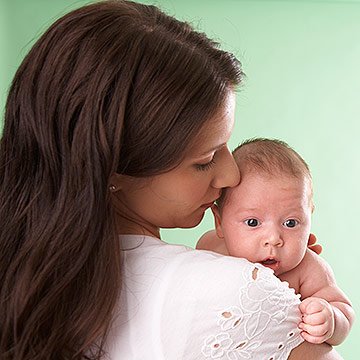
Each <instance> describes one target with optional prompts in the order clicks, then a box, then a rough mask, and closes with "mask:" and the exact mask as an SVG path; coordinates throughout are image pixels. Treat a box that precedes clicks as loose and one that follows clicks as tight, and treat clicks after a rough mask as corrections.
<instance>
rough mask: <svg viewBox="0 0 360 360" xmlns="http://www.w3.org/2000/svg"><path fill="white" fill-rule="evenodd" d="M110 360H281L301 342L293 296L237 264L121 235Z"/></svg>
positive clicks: (260, 271)
mask: <svg viewBox="0 0 360 360" xmlns="http://www.w3.org/2000/svg"><path fill="white" fill-rule="evenodd" d="M120 238H121V242H122V248H123V249H125V250H124V251H123V264H122V276H123V286H122V293H121V297H120V302H119V309H118V311H117V312H116V315H115V318H114V324H113V327H112V330H111V332H110V334H109V336H108V338H107V343H106V348H105V350H106V352H107V355H106V356H104V359H111V360H180V359H181V360H182V359H184V360H207V359H209V360H210V359H218V360H243V359H255V360H270V359H272V360H284V359H287V357H288V356H289V354H290V351H291V350H292V349H293V348H295V347H296V346H297V345H299V344H300V343H301V342H302V341H303V340H302V338H301V336H300V331H299V329H298V328H297V324H298V323H299V322H300V319H301V314H300V311H299V309H298V305H299V303H300V300H299V296H298V295H295V292H294V290H293V289H289V287H288V284H287V283H285V282H281V281H280V280H279V279H277V278H276V277H275V276H274V275H273V272H272V270H270V269H268V268H265V267H263V266H262V265H260V264H252V263H250V262H248V261H247V260H244V259H238V258H232V257H229V256H222V255H218V254H214V253H211V252H208V251H199V250H193V249H191V248H188V247H185V246H180V245H169V244H166V243H165V242H162V241H161V240H159V239H156V238H152V237H148V236H138V235H122V236H121V237H120Z"/></svg>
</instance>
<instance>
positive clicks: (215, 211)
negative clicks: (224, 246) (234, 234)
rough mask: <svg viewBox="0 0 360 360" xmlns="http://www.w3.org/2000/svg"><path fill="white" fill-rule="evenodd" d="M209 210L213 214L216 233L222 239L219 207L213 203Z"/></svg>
mask: <svg viewBox="0 0 360 360" xmlns="http://www.w3.org/2000/svg"><path fill="white" fill-rule="evenodd" d="M211 211H212V213H213V215H214V220H215V229H216V234H217V236H218V237H219V238H220V239H223V238H224V234H223V231H222V227H221V216H220V211H219V208H218V207H217V206H216V205H215V204H214V205H213V206H212V207H211Z"/></svg>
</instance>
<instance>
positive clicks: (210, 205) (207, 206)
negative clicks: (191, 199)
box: [200, 200, 215, 210]
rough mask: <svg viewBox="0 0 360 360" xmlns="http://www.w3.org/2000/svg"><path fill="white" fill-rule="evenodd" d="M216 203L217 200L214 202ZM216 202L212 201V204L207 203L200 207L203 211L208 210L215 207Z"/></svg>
mask: <svg viewBox="0 0 360 360" xmlns="http://www.w3.org/2000/svg"><path fill="white" fill-rule="evenodd" d="M214 201H215V200H214ZM214 201H212V202H210V203H207V204H203V205H201V206H200V207H201V208H202V209H205V210H206V209H208V208H210V207H212V206H213V205H214Z"/></svg>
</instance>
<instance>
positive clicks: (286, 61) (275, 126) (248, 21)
mask: <svg viewBox="0 0 360 360" xmlns="http://www.w3.org/2000/svg"><path fill="white" fill-rule="evenodd" d="M144 2H145V3H152V4H155V5H158V6H160V7H161V8H162V9H164V10H165V11H167V12H168V13H169V14H170V15H174V16H176V17H177V18H179V19H182V20H186V21H189V22H191V23H192V24H193V25H195V27H197V28H198V29H200V30H202V31H205V32H207V34H208V35H209V36H210V37H213V38H214V39H216V40H218V41H219V42H221V43H222V45H223V48H226V49H227V50H230V51H232V52H234V53H235V54H236V55H237V56H238V58H239V59H240V60H241V62H242V64H243V69H244V71H245V73H246V74H247V79H246V81H245V83H244V85H243V87H242V88H241V89H240V90H239V92H238V94H237V115H236V118H237V120H236V125H235V128H234V132H233V135H232V138H231V140H230V146H231V147H232V148H233V147H235V146H236V145H237V144H238V143H239V142H241V141H242V140H243V139H246V138H249V137H254V136H263V137H273V138H280V139H282V140H285V141H287V142H288V143H289V144H290V145H291V146H293V147H294V148H295V150H297V151H298V152H299V153H300V154H301V155H302V156H303V158H304V159H305V160H306V161H307V163H308V164H309V166H310V169H311V171H312V175H313V179H314V187H315V194H314V201H315V205H316V210H315V213H314V215H313V226H312V230H313V232H314V233H315V234H316V235H317V237H318V238H319V242H320V243H321V244H322V245H323V246H324V251H323V254H322V256H323V257H324V258H325V259H326V260H327V261H328V262H329V263H330V264H331V265H332V267H333V269H334V272H335V275H336V279H337V282H338V284H339V286H340V287H341V288H342V289H343V290H344V291H345V293H346V294H348V296H349V297H350V299H351V300H352V302H353V304H354V307H355V311H357V312H358V313H359V310H360V290H359V286H358V284H359V279H358V278H357V269H358V266H357V265H358V264H357V263H358V260H359V255H360V254H359V250H360V245H359V218H360V211H359V209H358V206H359V205H360V190H359V177H360V162H359V156H360V150H359V146H360V145H359V135H360V0H358V1H310V0H308V1H301V0H298V1H296V0H293V1H291V0H283V1H270V0H269V1H258V0H252V1H242V0H221V1H220V0H217V1H215V0H197V1H196V0H157V1H146V0H145V1H144ZM86 3H88V1H74V0H51V1H50V0H31V1H29V0H0V4H1V7H0V26H1V28H0V64H1V67H0V101H1V111H2V112H3V107H4V103H5V99H6V92H7V89H8V86H9V84H10V82H11V79H12V77H13V75H14V72H15V71H16V69H17V67H18V65H19V63H20V61H21V60H22V58H23V57H24V55H25V54H26V52H27V51H28V49H29V48H30V46H31V45H32V44H33V43H34V40H35V39H36V38H37V37H38V36H39V35H40V34H41V33H42V31H44V30H45V29H46V28H47V27H48V26H49V25H50V24H51V23H52V22H53V21H54V20H55V19H56V18H58V17H59V16H60V15H62V14H64V13H65V12H68V11H70V10H71V9H73V8H76V7H79V6H81V5H84V4H86ZM2 117H3V116H2ZM212 227H213V220H212V216H211V214H210V213H207V214H206V215H205V218H204V221H203V222H202V223H201V225H200V226H198V227H197V228H195V229H190V230H178V229H176V230H163V231H162V236H163V239H164V240H166V241H168V242H171V243H179V244H187V245H190V246H194V245H195V243H196V240H197V239H198V238H199V237H200V235H201V234H202V233H203V232H204V231H206V230H208V229H211V228H212ZM314 281H316V279H314ZM359 338H360V329H359V326H358V324H357V323H355V325H354V327H353V330H352V332H351V334H350V336H349V337H348V338H347V340H346V341H345V342H344V344H342V345H340V346H339V347H338V351H339V352H340V353H341V354H342V356H343V357H344V358H345V359H357V358H358V355H357V354H358V353H359V350H357V348H358V347H357V346H356V345H357V344H356V341H357V340H356V339H359Z"/></svg>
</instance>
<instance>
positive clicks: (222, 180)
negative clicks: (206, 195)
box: [212, 146, 240, 189]
mask: <svg viewBox="0 0 360 360" xmlns="http://www.w3.org/2000/svg"><path fill="white" fill-rule="evenodd" d="M220 161H221V163H220ZM218 164H219V165H221V166H218V167H217V168H216V176H215V177H214V179H213V181H212V186H213V187H215V188H218V189H221V188H225V187H233V186H236V185H238V184H239V182H240V171H239V168H238V166H237V164H236V162H235V159H234V157H233V156H232V154H231V151H230V149H229V148H228V146H226V148H224V149H223V154H222V156H221V159H219V162H218Z"/></svg>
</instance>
